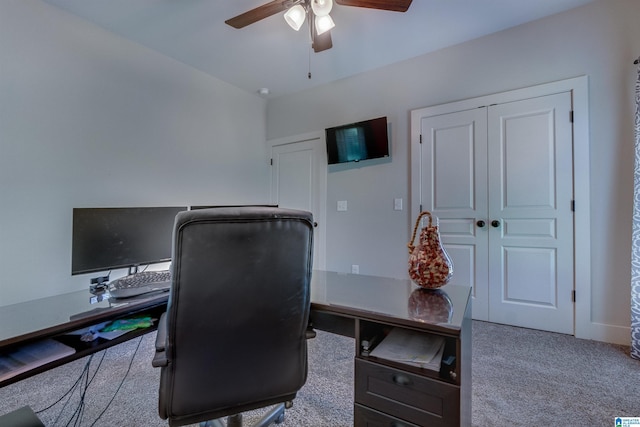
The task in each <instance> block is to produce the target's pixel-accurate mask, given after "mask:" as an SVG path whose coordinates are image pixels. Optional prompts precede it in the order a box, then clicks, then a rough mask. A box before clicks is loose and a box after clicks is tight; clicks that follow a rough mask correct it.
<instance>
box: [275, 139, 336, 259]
mask: <svg viewBox="0 0 640 427" xmlns="http://www.w3.org/2000/svg"><path fill="white" fill-rule="evenodd" d="M322 143H323V141H321V140H320V139H319V138H314V139H307V140H300V141H294V142H288V141H287V142H286V143H282V144H275V145H272V148H271V164H272V167H271V202H272V203H275V204H277V205H278V206H280V207H283V208H291V209H301V210H305V211H309V212H311V213H313V218H314V222H315V228H314V243H313V253H314V256H313V266H314V268H316V269H323V268H324V263H325V260H324V250H325V249H324V248H325V243H324V235H325V233H324V210H325V207H324V202H323V200H324V197H326V196H325V195H324V193H325V190H324V181H325V180H326V178H325V174H324V173H323V170H326V158H325V156H324V152H323V151H322V150H323V148H324V147H323V145H322ZM323 162H325V163H324V164H325V167H324V169H323V168H322V165H323Z"/></svg>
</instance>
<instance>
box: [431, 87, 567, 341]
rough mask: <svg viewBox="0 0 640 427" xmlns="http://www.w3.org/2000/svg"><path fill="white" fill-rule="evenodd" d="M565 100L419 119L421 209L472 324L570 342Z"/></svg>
mask: <svg viewBox="0 0 640 427" xmlns="http://www.w3.org/2000/svg"><path fill="white" fill-rule="evenodd" d="M570 111H571V95H570V93H569V92H563V93H560V94H555V95H547V96H540V97H536V98H531V99H526V100H521V101H515V102H506V103H503V104H498V105H492V106H489V107H481V108H475V109H473V110H465V111H459V112H453V113H448V114H440V115H435V116H428V117H422V118H421V119H420V134H421V138H422V144H421V145H420V150H421V152H420V200H421V205H422V209H423V210H429V211H432V212H433V213H434V214H435V215H436V216H438V217H439V219H440V234H441V238H442V241H443V244H444V246H445V249H446V250H447V252H448V253H449V255H450V256H451V258H452V260H453V264H454V274H453V278H452V282H453V283H459V284H463V285H471V286H472V287H473V293H472V295H473V298H474V300H473V318H474V319H478V320H488V321H491V322H497V323H504V324H509V325H515V326H523V327H529V328H535V329H541V330H548V331H554V332H562V333H573V326H574V323H573V317H574V309H573V300H572V291H573V288H574V283H573V282H574V273H573V268H574V262H573V241H574V239H573V211H572V207H571V204H572V200H573V160H572V149H573V142H572V127H571V122H570Z"/></svg>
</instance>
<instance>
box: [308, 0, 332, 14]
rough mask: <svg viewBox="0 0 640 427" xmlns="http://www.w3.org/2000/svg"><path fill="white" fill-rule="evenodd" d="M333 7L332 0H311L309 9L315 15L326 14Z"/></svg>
mask: <svg viewBox="0 0 640 427" xmlns="http://www.w3.org/2000/svg"><path fill="white" fill-rule="evenodd" d="M331 8H333V0H311V10H313V14H314V15H316V16H327V15H328V14H329V13H331Z"/></svg>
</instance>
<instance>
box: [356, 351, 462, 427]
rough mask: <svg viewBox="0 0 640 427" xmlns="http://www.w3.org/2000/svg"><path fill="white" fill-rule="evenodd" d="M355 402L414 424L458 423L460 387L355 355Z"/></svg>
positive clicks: (448, 424)
mask: <svg viewBox="0 0 640 427" xmlns="http://www.w3.org/2000/svg"><path fill="white" fill-rule="evenodd" d="M355 383H356V386H355V402H356V403H357V404H361V405H364V406H368V407H373V408H376V409H377V410H378V411H380V412H383V413H386V414H389V415H391V416H393V417H397V418H400V419H402V420H406V421H408V422H410V423H413V424H417V425H429V426H457V425H459V424H460V387H459V386H456V385H453V384H448V383H446V382H443V381H438V380H435V379H432V378H427V377H423V376H420V375H416V374H413V373H409V372H405V371H402V370H400V369H394V368H390V367H388V366H384V365H381V364H378V363H373V362H369V361H366V360H362V359H358V358H356V361H355Z"/></svg>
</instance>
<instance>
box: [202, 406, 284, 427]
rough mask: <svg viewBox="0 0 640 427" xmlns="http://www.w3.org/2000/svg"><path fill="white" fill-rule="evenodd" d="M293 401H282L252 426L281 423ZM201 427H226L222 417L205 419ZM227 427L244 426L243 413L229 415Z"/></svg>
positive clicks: (262, 426)
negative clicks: (285, 411)
mask: <svg viewBox="0 0 640 427" xmlns="http://www.w3.org/2000/svg"><path fill="white" fill-rule="evenodd" d="M291 405H292V403H291V402H285V403H280V404H278V405H276V406H274V407H273V408H271V409H270V410H269V412H267V413H266V414H264V416H263V417H262V418H260V419H259V420H258V421H256V423H255V424H253V425H252V426H251V427H268V426H270V425H271V424H274V423H275V424H280V423H282V422H283V421H284V410H285V408H290V407H291ZM200 427H225V424H224V423H223V422H222V419H220V418H219V419H217V420H212V421H204V422H201V423H200ZM226 427H242V414H235V415H230V416H228V417H227V423H226Z"/></svg>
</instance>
